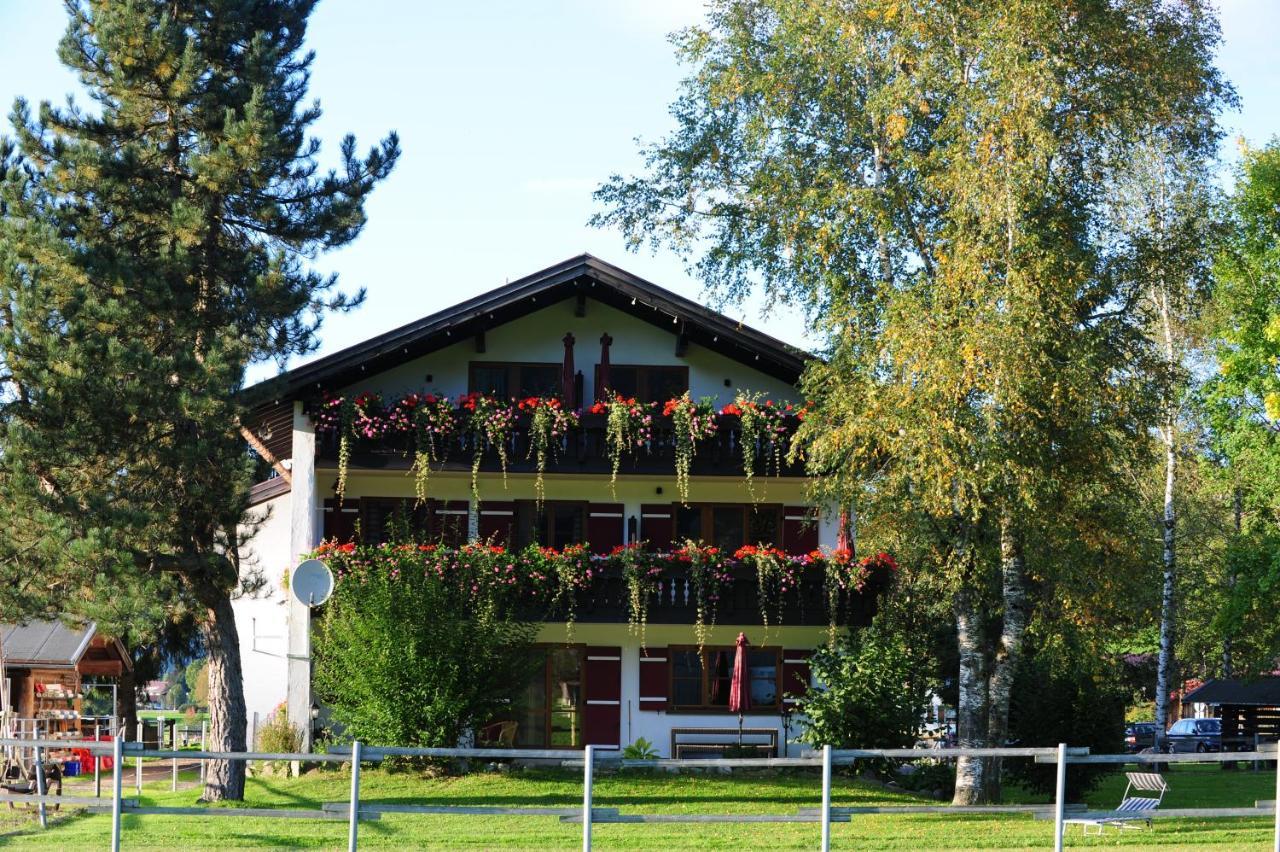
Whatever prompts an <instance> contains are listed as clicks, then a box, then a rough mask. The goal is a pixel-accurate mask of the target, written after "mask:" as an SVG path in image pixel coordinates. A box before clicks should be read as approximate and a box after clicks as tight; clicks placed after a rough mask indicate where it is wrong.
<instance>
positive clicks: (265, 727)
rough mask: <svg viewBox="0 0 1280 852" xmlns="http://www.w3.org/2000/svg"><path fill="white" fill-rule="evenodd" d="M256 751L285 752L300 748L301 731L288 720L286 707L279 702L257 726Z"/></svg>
mask: <svg viewBox="0 0 1280 852" xmlns="http://www.w3.org/2000/svg"><path fill="white" fill-rule="evenodd" d="M256 748H257V750H258V751H265V752H275V753H279V754H286V753H289V752H296V751H298V750H299V749H301V748H302V732H301V731H299V730H298V729H297V728H295V727H294V726H293V725H292V724H290V722H289V711H288V708H287V707H286V706H285V705H284V704H281V705H279V706H278V707H276V710H275V712H274V713H272V714H271V715H270V716H268V717H267V721H266V722H265V723H264V724H262V725H261V726H260V727H259V728H258V742H257V744H256Z"/></svg>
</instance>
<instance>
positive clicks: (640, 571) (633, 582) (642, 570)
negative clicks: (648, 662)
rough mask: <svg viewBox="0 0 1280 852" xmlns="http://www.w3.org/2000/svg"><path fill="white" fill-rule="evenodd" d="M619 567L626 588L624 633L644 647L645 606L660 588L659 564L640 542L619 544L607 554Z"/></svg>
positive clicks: (660, 570)
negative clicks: (626, 632) (638, 638)
mask: <svg viewBox="0 0 1280 852" xmlns="http://www.w3.org/2000/svg"><path fill="white" fill-rule="evenodd" d="M609 557H610V559H611V560H613V561H615V562H616V563H617V564H619V565H620V566H621V567H622V578H623V581H624V582H625V583H626V584H627V629H628V630H629V631H630V633H631V635H632V636H639V637H640V647H641V648H643V647H645V641H644V640H645V630H646V628H647V627H648V625H649V603H650V602H651V601H652V600H653V598H654V596H655V595H657V594H658V593H659V591H660V590H661V588H662V564H661V562H660V561H659V560H657V559H655V558H653V554H651V553H649V552H648V551H647V550H645V549H644V545H643V544H641V543H640V542H632V543H631V544H620V545H618V546H617V547H615V548H614V549H613V552H611V553H610V554H609Z"/></svg>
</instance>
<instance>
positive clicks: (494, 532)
mask: <svg viewBox="0 0 1280 852" xmlns="http://www.w3.org/2000/svg"><path fill="white" fill-rule="evenodd" d="M515 520H516V504H515V503H508V502H503V501H501V500H486V501H485V502H483V503H481V504H480V524H479V527H480V540H481V541H490V540H492V542H493V543H494V544H500V545H503V546H504V547H507V546H510V544H511V540H512V533H513V532H514V531H515Z"/></svg>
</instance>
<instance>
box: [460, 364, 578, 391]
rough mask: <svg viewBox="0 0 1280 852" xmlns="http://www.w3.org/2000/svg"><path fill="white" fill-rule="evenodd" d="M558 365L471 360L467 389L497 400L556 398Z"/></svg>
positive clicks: (558, 379) (559, 368) (560, 368)
mask: <svg viewBox="0 0 1280 852" xmlns="http://www.w3.org/2000/svg"><path fill="white" fill-rule="evenodd" d="M562 369H563V367H562V365H560V364H519V363H504V362H498V361H472V362H471V375H470V390H471V392H472V393H487V394H492V395H493V396H496V397H498V398H499V399H509V398H511V397H517V398H519V397H526V396H559V395H560V391H561V387H560V373H561V370H562Z"/></svg>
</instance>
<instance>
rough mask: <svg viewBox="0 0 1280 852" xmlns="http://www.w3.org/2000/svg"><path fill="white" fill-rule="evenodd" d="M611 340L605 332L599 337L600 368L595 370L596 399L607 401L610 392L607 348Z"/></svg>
mask: <svg viewBox="0 0 1280 852" xmlns="http://www.w3.org/2000/svg"><path fill="white" fill-rule="evenodd" d="M612 343H613V338H612V337H610V336H609V333H608V332H607V331H606V332H605V333H604V334H602V335H600V367H599V368H598V369H597V370H596V399H598V400H602V401H607V400H608V399H609V391H610V390H611V386H610V382H609V346H610V345H611V344H612Z"/></svg>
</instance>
